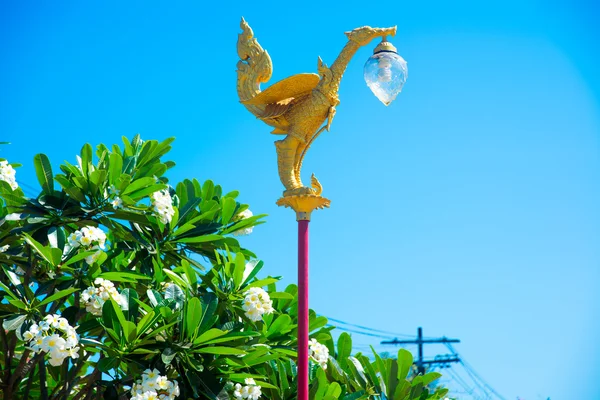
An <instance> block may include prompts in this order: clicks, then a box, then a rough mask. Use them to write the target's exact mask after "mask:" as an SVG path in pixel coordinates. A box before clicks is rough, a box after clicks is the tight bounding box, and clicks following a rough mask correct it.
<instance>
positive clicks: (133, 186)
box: [123, 177, 156, 194]
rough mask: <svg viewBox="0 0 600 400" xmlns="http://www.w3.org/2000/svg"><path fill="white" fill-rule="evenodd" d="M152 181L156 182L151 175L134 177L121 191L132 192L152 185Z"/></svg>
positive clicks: (124, 192)
mask: <svg viewBox="0 0 600 400" xmlns="http://www.w3.org/2000/svg"><path fill="white" fill-rule="evenodd" d="M154 183H156V179H154V178H153V177H148V178H140V179H136V180H135V181H133V182H132V183H130V184H129V185H127V187H126V188H125V190H124V191H123V194H127V193H132V192H135V191H136V190H140V189H143V188H145V187H148V186H152V185H153V184H154Z"/></svg>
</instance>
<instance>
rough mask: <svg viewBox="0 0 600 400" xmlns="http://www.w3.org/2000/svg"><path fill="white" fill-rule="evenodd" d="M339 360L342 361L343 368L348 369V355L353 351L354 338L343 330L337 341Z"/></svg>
mask: <svg viewBox="0 0 600 400" xmlns="http://www.w3.org/2000/svg"><path fill="white" fill-rule="evenodd" d="M337 350H338V354H337V360H338V362H339V363H340V366H341V367H342V369H344V370H345V369H346V365H347V364H348V357H350V354H351V353H352V338H351V337H350V335H349V334H348V333H347V332H342V334H341V335H340V337H339V338H338V342H337Z"/></svg>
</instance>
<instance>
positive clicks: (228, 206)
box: [221, 197, 237, 225]
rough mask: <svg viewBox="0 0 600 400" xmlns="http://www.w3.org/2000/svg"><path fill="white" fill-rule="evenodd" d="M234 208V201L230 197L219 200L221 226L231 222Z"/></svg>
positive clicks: (235, 204)
mask: <svg viewBox="0 0 600 400" xmlns="http://www.w3.org/2000/svg"><path fill="white" fill-rule="evenodd" d="M236 206H237V203H236V201H235V200H234V199H232V198H231V197H225V198H223V199H222V200H221V207H222V211H221V218H222V220H221V223H222V224H223V225H227V224H229V221H230V220H231V217H233V213H234V212H235V209H236Z"/></svg>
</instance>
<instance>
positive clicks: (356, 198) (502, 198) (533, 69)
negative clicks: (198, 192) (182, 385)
mask: <svg viewBox="0 0 600 400" xmlns="http://www.w3.org/2000/svg"><path fill="white" fill-rule="evenodd" d="M598 12H599V10H598V8H597V6H594V5H593V4H592V2H591V1H588V2H585V1H573V2H567V1H562V2H561V1H556V2H541V1H540V2H533V1H504V2H501V3H500V2H467V1H455V2H422V1H421V2H419V1H405V2H385V3H384V2H380V3H368V2H327V3H326V5H325V4H324V3H323V4H317V3H314V4H310V5H309V4H306V5H303V6H301V5H293V3H290V2H288V3H281V2H277V3H275V2H273V3H269V2H260V3H259V2H256V3H254V2H249V1H245V2H236V1H230V2H220V3H217V2H213V3H212V4H211V5H204V4H202V3H201V2H183V1H181V2H153V1H144V2H141V1H130V2H102V3H92V2H77V1H71V2H69V1H63V2H43V3H42V2H39V3H36V2H28V3H26V2H9V1H5V2H2V4H1V5H0V59H1V60H2V62H1V63H0V141H10V142H12V143H13V144H12V145H11V146H9V147H3V148H1V149H0V151H1V153H0V154H1V155H2V157H5V158H8V159H9V160H10V161H11V162H22V163H24V164H25V165H24V166H23V167H22V168H20V169H19V170H18V172H17V180H19V181H22V182H26V183H29V184H35V176H34V173H33V168H32V159H33V156H34V154H36V153H38V152H45V153H46V154H48V155H49V156H50V158H51V160H52V161H53V164H54V165H55V166H57V165H58V163H59V162H61V161H63V160H70V161H73V160H74V157H75V154H76V153H77V152H78V151H79V149H80V148H81V146H82V144H83V143H84V142H91V143H92V144H97V143H99V142H105V143H116V142H119V141H120V137H121V136H122V135H125V136H128V137H131V136H133V135H134V134H136V133H140V134H141V135H142V136H143V137H144V138H147V139H151V138H152V139H162V138H165V137H169V136H176V137H177V140H176V142H175V144H174V146H175V148H174V151H173V152H172V159H173V160H174V161H176V162H177V164H178V165H177V168H176V169H174V170H173V171H172V174H171V178H172V180H173V181H174V182H175V181H178V180H180V179H183V178H185V177H190V178H191V177H196V178H198V179H200V180H204V179H213V180H214V181H215V182H217V183H220V184H221V185H223V186H224V187H225V189H226V190H233V189H238V190H240V191H241V193H242V195H241V198H242V200H243V201H244V202H247V203H249V204H250V205H251V209H252V210H253V211H254V212H255V213H268V214H269V215H270V216H269V218H268V223H267V224H266V225H262V226H260V227H258V228H256V229H255V232H254V233H253V234H252V235H251V236H249V237H247V238H244V244H245V245H246V246H247V247H248V248H250V249H252V250H254V251H255V252H256V253H257V254H258V255H259V256H260V257H261V258H262V259H263V260H264V261H265V262H266V272H267V273H270V274H273V275H282V276H283V277H284V281H285V282H286V283H290V282H293V281H294V280H295V269H296V264H295V259H296V248H295V246H296V230H295V229H296V228H295V224H296V223H295V220H294V216H293V213H292V212H291V211H290V210H287V209H279V208H277V207H276V206H275V201H276V200H277V198H278V197H279V196H280V194H281V190H282V187H281V185H280V183H279V181H278V177H277V172H276V157H275V151H274V146H273V143H272V142H273V141H274V140H275V139H277V137H274V136H272V135H269V133H268V132H269V129H268V127H267V126H265V125H264V124H263V123H261V122H260V121H257V120H256V119H255V118H254V117H253V116H252V115H251V114H249V113H248V112H247V111H246V110H245V109H244V107H242V106H241V105H240V104H238V99H237V94H236V91H235V80H236V75H235V65H236V62H237V55H236V51H235V44H236V40H237V34H238V32H239V19H240V17H241V16H242V15H243V16H244V17H245V18H246V20H247V21H248V22H249V23H250V25H251V26H252V28H253V29H254V32H255V34H256V36H257V38H258V40H259V41H260V43H261V44H262V45H263V47H265V48H266V49H267V50H268V51H269V53H270V55H271V57H272V59H273V65H274V69H275V70H274V74H273V77H272V80H271V82H270V83H274V82H276V81H277V80H279V79H282V78H285V77H287V76H289V75H293V74H296V73H301V72H316V67H317V56H321V57H322V58H323V60H324V61H325V62H327V63H331V62H333V60H334V59H335V56H336V55H337V53H338V52H339V51H340V50H341V48H342V46H343V45H344V43H345V37H344V35H343V32H344V31H346V30H350V29H353V28H356V27H359V26H362V25H371V26H380V27H384V26H391V25H398V34H397V37H396V38H395V39H394V40H393V43H394V44H395V45H396V47H397V48H398V50H399V52H400V54H401V55H402V56H403V57H404V58H405V59H406V60H407V61H408V66H409V78H408V81H407V83H406V86H405V89H404V91H403V93H402V94H401V95H399V96H398V98H397V99H396V101H395V102H394V103H393V104H392V105H391V106H390V107H387V108H386V107H384V106H383V105H382V104H381V103H379V101H378V100H377V99H376V98H375V97H374V96H373V95H372V94H371V93H370V91H369V89H368V88H367V87H366V85H365V83H364V81H363V78H362V67H363V64H364V62H365V61H366V59H367V58H368V57H369V55H370V53H371V51H372V48H373V46H374V45H375V43H374V44H373V45H372V46H368V47H367V48H364V49H362V50H361V51H359V52H358V53H357V55H356V57H355V59H354V60H353V62H352V63H351V64H350V66H349V68H348V70H347V71H346V75H345V77H344V80H343V81H342V86H341V90H340V99H341V104H340V106H339V107H338V113H337V115H336V118H335V120H334V122H333V125H332V132H331V133H324V134H323V135H321V137H320V138H319V139H318V140H317V141H316V142H315V145H314V147H313V148H312V149H311V151H310V152H309V154H308V156H307V158H306V160H305V164H304V179H305V181H308V178H309V176H310V173H311V172H315V174H316V175H317V176H318V177H319V179H320V181H321V183H322V184H323V186H324V189H325V191H324V195H326V196H327V197H328V198H330V199H331V200H332V208H331V209H329V210H325V211H319V212H317V213H316V214H315V216H314V218H313V222H312V223H311V240H312V242H311V268H312V270H311V285H312V286H311V296H312V297H311V306H312V307H313V308H315V309H316V310H317V311H318V312H320V313H322V314H324V315H328V316H331V317H334V318H338V319H341V320H344V321H348V322H352V323H355V324H360V325H365V326H369V327H373V328H378V329H382V330H387V331H392V332H400V333H406V334H413V333H414V332H416V328H417V326H422V327H423V328H424V331H425V335H427V336H441V335H447V336H451V337H457V338H460V339H461V340H462V343H461V344H459V345H457V346H456V349H457V350H458V351H459V352H460V354H461V355H462V356H464V358H465V359H466V360H468V362H469V363H470V364H471V365H472V366H473V367H474V368H475V369H476V371H477V372H479V373H480V374H481V375H482V376H483V377H485V379H486V380H487V381H488V382H489V383H490V384H491V385H492V386H493V387H494V388H496V390H497V391H498V392H499V393H501V394H502V395H503V396H504V397H505V398H507V399H515V398H516V397H517V396H520V397H521V398H522V399H524V400H538V399H544V400H545V399H546V398H547V397H550V398H551V399H552V400H572V399H579V398H591V397H590V391H591V390H595V389H594V388H595V386H596V385H594V383H595V380H596V379H597V378H598V377H599V376H600V369H599V367H598V365H597V363H596V362H594V358H595V357H597V356H599V355H600V346H599V345H598V340H597V339H598V338H599V337H600V324H599V323H598V318H597V317H598V315H599V312H600V301H599V300H600V295H599V294H598V282H600V248H599V246H598V243H599V240H600V211H599V204H600V143H599V140H600V137H599V135H600V105H599V100H600V75H599V74H598V73H597V71H598V70H600V53H599V52H598V48H599V39H600V29H599V28H598V27H594V26H593V23H594V19H595V16H597V15H598ZM270 83H269V84H270ZM266 86H268V84H267V85H265V87H266ZM379 340H380V339H379V338H376V337H363V336H355V342H357V343H358V344H359V345H364V344H366V343H375V344H377V343H378V341H379ZM377 348H378V349H379V350H385V349H386V348H385V347H384V346H377ZM390 350H391V349H390ZM438 352H441V353H443V352H445V349H443V348H436V347H431V348H426V356H429V357H433V356H435V355H436V354H438ZM453 385H454V387H456V388H457V389H458V390H460V386H458V385H456V383H453ZM594 393H595V392H594ZM591 396H594V395H593V394H592V395H591ZM463 398H470V397H469V396H468V395H465V396H464V397H463Z"/></svg>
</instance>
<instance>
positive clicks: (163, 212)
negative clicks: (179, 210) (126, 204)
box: [152, 189, 175, 224]
mask: <svg viewBox="0 0 600 400" xmlns="http://www.w3.org/2000/svg"><path fill="white" fill-rule="evenodd" d="M152 205H153V206H154V214H156V216H157V217H158V218H159V219H160V222H161V223H163V224H168V223H170V222H171V219H173V216H174V215H175V209H174V208H173V199H172V198H171V194H170V193H169V191H168V190H166V189H165V190H159V191H157V192H154V193H152Z"/></svg>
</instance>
